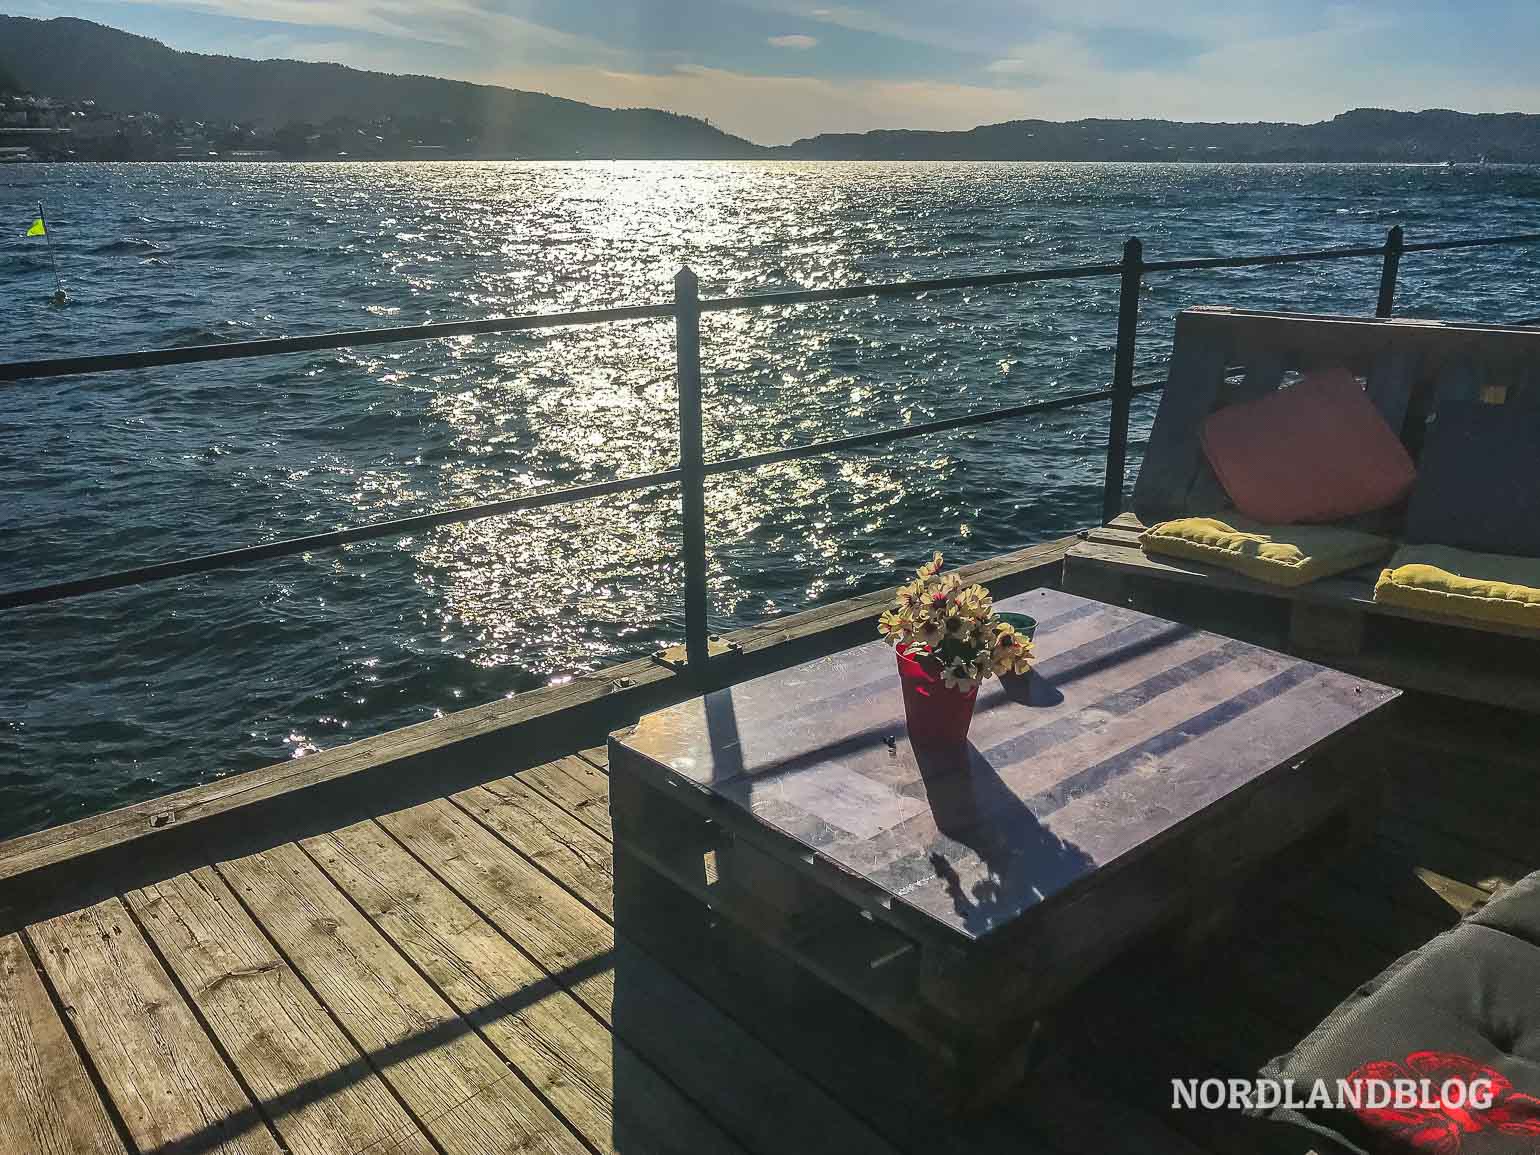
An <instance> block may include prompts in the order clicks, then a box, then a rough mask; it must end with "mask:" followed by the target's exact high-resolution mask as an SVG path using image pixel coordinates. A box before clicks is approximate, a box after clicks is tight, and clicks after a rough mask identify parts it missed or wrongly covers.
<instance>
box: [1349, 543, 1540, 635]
mask: <svg viewBox="0 0 1540 1155" xmlns="http://www.w3.org/2000/svg"><path fill="white" fill-rule="evenodd" d="M1374 600H1375V601H1377V602H1383V603H1384V604H1385V605H1390V606H1402V607H1404V608H1406V609H1409V610H1425V611H1427V612H1429V613H1434V614H1448V615H1449V616H1451V617H1459V618H1473V619H1475V620H1476V621H1480V622H1497V623H1500V624H1503V625H1510V626H1531V627H1533V628H1535V629H1540V558H1534V557H1508V556H1507V555H1505V554H1496V553H1473V552H1471V551H1470V550H1465V549H1455V548H1453V547H1452V546H1447V545H1404V546H1402V547H1401V548H1400V549H1398V550H1397V551H1396V555H1395V556H1394V557H1393V558H1391V559H1390V568H1389V569H1387V570H1385V572H1384V573H1382V574H1380V580H1379V581H1378V582H1377V583H1375V586H1374Z"/></svg>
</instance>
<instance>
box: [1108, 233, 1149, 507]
mask: <svg viewBox="0 0 1540 1155" xmlns="http://www.w3.org/2000/svg"><path fill="white" fill-rule="evenodd" d="M1143 276H1144V242H1142V241H1141V240H1140V239H1139V238H1138V237H1129V238H1128V240H1127V241H1126V242H1125V243H1124V245H1123V279H1122V281H1121V282H1120V283H1119V288H1118V349H1117V356H1116V357H1115V358H1114V360H1113V363H1112V421H1111V425H1110V427H1109V429H1108V432H1107V484H1106V488H1105V489H1104V490H1103V491H1102V524H1103V525H1106V524H1107V523H1108V522H1110V521H1111V520H1112V519H1113V518H1115V517H1117V515H1118V514H1120V513H1122V512H1123V467H1124V464H1125V459H1126V458H1127V456H1128V410H1129V405H1130V403H1131V402H1132V401H1133V397H1134V338H1135V336H1136V335H1137V334H1138V331H1139V286H1140V282H1141V281H1142V280H1143Z"/></svg>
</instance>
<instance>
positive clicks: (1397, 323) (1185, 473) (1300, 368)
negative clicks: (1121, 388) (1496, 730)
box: [1064, 307, 1540, 711]
mask: <svg viewBox="0 0 1540 1155" xmlns="http://www.w3.org/2000/svg"><path fill="white" fill-rule="evenodd" d="M1337 365H1346V366H1347V367H1348V368H1349V369H1350V370H1351V371H1352V372H1354V373H1355V374H1356V375H1358V376H1359V377H1360V378H1361V379H1362V380H1363V381H1364V383H1365V388H1366V390H1367V391H1368V394H1369V396H1370V398H1371V399H1372V400H1373V401H1374V403H1375V406H1376V407H1377V408H1378V409H1379V411H1380V413H1381V414H1382V415H1383V416H1384V417H1385V418H1386V420H1387V421H1388V422H1389V423H1390V425H1391V427H1392V428H1394V429H1396V430H1398V431H1399V432H1400V434H1401V438H1402V441H1403V443H1404V444H1405V445H1406V446H1407V448H1408V450H1409V451H1410V452H1411V454H1412V456H1413V457H1414V458H1416V457H1417V455H1418V454H1419V452H1420V450H1421V447H1422V442H1423V433H1424V430H1425V429H1426V426H1427V423H1428V421H1429V420H1430V419H1432V418H1434V417H1435V416H1436V414H1437V412H1438V407H1439V406H1440V405H1441V404H1442V403H1444V402H1446V401H1451V400H1477V399H1479V400H1484V401H1486V402H1487V403H1490V404H1506V405H1511V406H1516V407H1517V406H1523V407H1533V406H1540V332H1536V331H1534V330H1529V329H1516V328H1502V327H1496V326H1480V325H1451V324H1444V323H1440V322H1436V321H1417V320H1399V319H1397V320H1390V319H1378V318H1365V319H1358V318H1347V317H1323V316H1311V315H1303V314H1288V313H1259V312H1250V311H1245V310H1238V309H1226V308H1216V307H1199V308H1194V309H1188V310H1185V311H1184V312H1183V313H1181V314H1180V315H1179V316H1178V318H1177V323H1176V340H1175V344H1174V346H1173V350H1172V359H1171V370H1170V381H1169V383H1168V385H1167V387H1166V391H1165V394H1164V396H1163V397H1162V399H1161V405H1160V409H1159V411H1158V413H1157V415H1156V419H1155V424H1154V427H1153V428H1152V430H1151V433H1150V440H1149V446H1148V448H1147V449H1146V452H1145V456H1144V462H1143V465H1142V467H1141V469H1140V472H1139V477H1138V480H1137V482H1136V484H1135V487H1134V496H1133V507H1134V508H1133V512H1131V513H1125V514H1123V515H1122V516H1120V517H1118V518H1117V519H1115V520H1114V521H1113V522H1112V523H1111V524H1109V525H1107V526H1103V527H1100V528H1097V529H1094V530H1091V531H1089V532H1088V533H1087V534H1086V535H1085V536H1084V540H1083V541H1082V542H1081V543H1080V544H1079V545H1077V546H1076V547H1074V548H1073V549H1072V550H1071V551H1070V552H1069V554H1068V556H1067V557H1066V558H1065V563H1064V566H1065V568H1064V586H1065V588H1066V589H1068V590H1072V591H1074V592H1077V593H1081V594H1084V595H1087V596H1090V597H1096V598H1099V599H1100V600H1103V601H1110V602H1115V603H1119V604H1125V605H1140V606H1142V607H1144V608H1152V607H1153V608H1161V607H1162V606H1163V605H1164V607H1165V608H1170V604H1171V603H1172V602H1175V603H1177V604H1180V605H1181V606H1182V608H1183V610H1184V612H1186V613H1188V614H1192V615H1196V617H1197V618H1198V619H1200V620H1205V621H1207V622H1210V623H1216V624H1217V621H1219V620H1222V621H1223V622H1224V623H1225V626H1226V628H1228V629H1229V630H1230V631H1231V632H1235V633H1238V634H1240V635H1242V636H1246V637H1248V638H1250V639H1252V640H1260V641H1264V642H1266V643H1268V644H1277V645H1283V646H1286V647H1287V648H1289V649H1290V650H1292V651H1293V652H1296V653H1300V654H1306V655H1309V656H1312V657H1317V658H1320V659H1322V660H1326V661H1329V662H1331V663H1332V664H1334V665H1338V666H1340V667H1342V668H1344V669H1350V670H1352V671H1353V672H1355V673H1358V674H1361V675H1364V676H1366V677H1372V678H1375V679H1376V680H1379V681H1384V682H1389V683H1391V684H1393V685H1397V686H1401V687H1405V688H1411V689H1419V690H1427V691H1431V692H1434V693H1440V694H1448V695H1453V696H1455V697H1462V698H1468V699H1473V700H1477V701H1486V702H1496V703H1499V704H1503V705H1514V706H1519V707H1522V708H1524V709H1528V710H1534V711H1540V673H1537V671H1540V647H1537V646H1536V644H1535V643H1536V642H1537V641H1540V630H1534V629H1525V628H1523V627H1518V626H1510V625H1502V624H1497V623H1483V622H1476V621H1471V620H1469V619H1465V618H1456V617H1449V616H1445V615H1441V614H1434V613H1427V612H1422V611H1418V610H1411V609H1405V608H1402V607H1398V606H1388V605H1384V604H1382V603H1379V602H1376V601H1375V600H1374V583H1375V580H1376V579H1377V578H1378V577H1379V573H1380V570H1381V566H1379V565H1374V566H1367V567H1364V568H1362V569H1359V570H1355V571H1351V572H1349V573H1346V574H1342V575H1339V576H1336V577H1332V578H1327V579H1323V580H1320V581H1315V582H1311V583H1309V584H1307V585H1304V586H1300V587H1297V588H1293V589H1285V588H1282V587H1279V586H1273V585H1268V584H1265V583H1263V582H1258V581H1254V580H1252V579H1250V578H1246V577H1243V576H1242V575H1240V574H1237V573H1234V572H1232V571H1229V570H1225V569H1221V568H1218V567H1214V566H1207V565H1202V564H1200V563H1197V562H1188V561H1183V560H1179V559H1176V558H1169V557H1150V556H1147V555H1146V554H1145V553H1144V552H1143V550H1141V549H1140V546H1139V534H1140V533H1141V532H1143V530H1144V528H1145V527H1146V526H1147V525H1152V524H1154V523H1156V522H1158V521H1162V520H1165V519H1167V518H1172V517H1184V516H1195V515H1197V516H1202V515H1209V516H1213V515H1220V516H1222V515H1223V512H1224V510H1225V507H1226V506H1227V504H1228V503H1227V501H1226V498H1225V495H1224V491H1223V489H1222V488H1221V486H1220V484H1219V481H1218V479H1217V478H1216V477H1215V476H1214V473H1213V470H1212V469H1210V468H1209V465H1208V462H1207V461H1206V460H1205V458H1204V455H1203V450H1202V446H1201V444H1200V441H1199V429H1200V427H1201V425H1202V422H1203V419H1204V418H1205V417H1206V416H1207V415H1208V414H1209V413H1211V412H1213V411H1214V410H1215V409H1219V408H1223V407H1224V406H1226V405H1232V404H1236V403H1239V402H1244V401H1250V400H1255V399H1257V398H1259V397H1262V396H1264V395H1266V394H1267V393H1269V392H1271V391H1272V390H1274V389H1277V388H1279V387H1281V386H1285V385H1287V384H1289V383H1290V382H1291V381H1292V380H1295V379H1297V377H1298V375H1299V374H1300V373H1303V372H1308V371H1310V370H1312V369H1317V368H1326V367H1330V366H1337ZM1537 450H1540V447H1537ZM1375 521H1376V523H1375V524H1368V525H1365V526H1364V528H1370V529H1373V530H1375V531H1377V532H1385V533H1388V534H1390V535H1392V536H1393V535H1394V533H1395V532H1396V529H1397V528H1398V527H1397V525H1396V524H1395V519H1394V515H1392V516H1391V518H1389V519H1385V518H1381V519H1375ZM1177 587H1182V593H1178V592H1176V591H1177ZM1184 595H1185V596H1184Z"/></svg>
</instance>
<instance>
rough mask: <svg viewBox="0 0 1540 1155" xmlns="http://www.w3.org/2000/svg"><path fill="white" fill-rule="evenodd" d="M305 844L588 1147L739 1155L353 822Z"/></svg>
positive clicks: (438, 889) (471, 914) (400, 854)
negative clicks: (583, 1139)
mask: <svg viewBox="0 0 1540 1155" xmlns="http://www.w3.org/2000/svg"><path fill="white" fill-rule="evenodd" d="M303 845H304V849H305V850H306V851H307V852H308V853H309V854H310V855H311V857H312V858H314V859H315V861H316V862H317V863H318V864H319V865H320V866H321V868H322V869H323V870H325V871H326V872H327V874H329V875H330V876H331V878H332V880H333V881H334V882H336V883H337V885H338V886H339V887H341V888H342V889H343V890H344V891H346V892H347V894H348V896H349V897H350V898H351V899H352V900H353V901H354V902H356V903H357V904H358V905H359V907H360V908H361V909H362V910H363V911H364V912H365V913H366V914H368V915H369V917H370V918H371V919H372V920H373V921H374V923H375V925H376V926H378V927H379V928H380V930H381V931H382V932H384V934H385V935H386V936H387V937H388V938H389V939H390V940H391V942H392V943H393V944H394V945H395V946H396V948H397V949H399V950H400V951H401V952H402V953H403V954H405V955H406V957H407V958H409V959H410V960H411V961H412V962H413V964H414V965H416V966H417V967H418V968H419V969H420V970H421V971H422V972H423V973H424V974H425V975H427V976H428V978H429V979H430V980H432V982H433V983H434V985H435V986H436V987H437V988H438V989H439V991H441V992H442V993H443V995H444V997H445V998H447V999H448V1000H449V1001H450V1002H451V1003H453V1004H454V1006H455V1009H456V1010H458V1011H459V1012H460V1013H461V1014H462V1015H464V1016H465V1017H466V1019H467V1020H468V1021H469V1022H471V1023H472V1024H474V1026H475V1027H476V1029H477V1030H478V1031H480V1032H481V1033H482V1034H483V1035H485V1037H486V1038H487V1040H488V1041H489V1042H490V1043H491V1044H492V1046H494V1047H496V1048H497V1050H498V1051H499V1052H500V1053H501V1054H502V1056H503V1057H504V1058H505V1059H507V1060H508V1061H509V1062H510V1063H513V1064H514V1065H515V1066H516V1067H517V1068H518V1069H519V1070H520V1071H522V1072H523V1074H524V1075H525V1077H526V1078H528V1079H530V1080H531V1081H532V1082H533V1084H534V1086H535V1088H536V1090H538V1091H539V1092H540V1093H541V1094H542V1095H544V1096H545V1097H546V1098H547V1099H549V1100H550V1101H551V1103H552V1105H553V1106H555V1107H556V1109H557V1110H558V1111H560V1112H561V1114H562V1115H563V1117H564V1118H566V1120H567V1122H568V1124H569V1125H571V1126H572V1127H573V1128H574V1130H576V1131H577V1132H578V1133H579V1134H580V1135H582V1136H583V1137H584V1138H585V1139H587V1140H588V1141H589V1142H590V1143H591V1144H593V1146H594V1147H595V1148H597V1149H598V1150H600V1151H606V1152H608V1151H614V1152H630V1151H636V1150H641V1151H656V1152H660V1153H677V1155H692V1153H695V1152H701V1153H707V1152H732V1151H737V1150H740V1149H739V1148H738V1147H737V1145H736V1144H734V1143H733V1142H732V1141H731V1140H730V1139H728V1138H727V1137H726V1136H725V1135H724V1134H722V1132H721V1131H720V1130H719V1129H718V1128H717V1127H716V1126H715V1124H713V1123H712V1122H711V1121H710V1120H709V1119H707V1118H706V1116H705V1115H703V1114H702V1113H701V1112H700V1111H699V1109H697V1108H696V1107H695V1106H694V1105H693V1104H691V1103H690V1102H688V1100H686V1099H685V1098H684V1096H683V1095H681V1094H680V1093H679V1091H678V1090H676V1089H675V1088H674V1087H673V1086H672V1085H671V1084H670V1083H668V1082H667V1081H666V1080H664V1079H663V1078H662V1077H660V1076H659V1075H658V1074H657V1072H655V1071H654V1070H653V1069H652V1068H651V1067H650V1066H648V1065H647V1064H645V1063H644V1062H642V1061H641V1060H640V1059H639V1058H637V1056H636V1054H635V1053H634V1052H633V1051H632V1050H631V1049H630V1048H629V1047H627V1046H625V1045H624V1044H623V1043H618V1042H616V1041H615V1040H614V1039H613V1038H612V1036H611V1035H610V1032H609V1030H608V1029H607V1028H606V1027H605V1026H604V1025H603V1024H602V1023H601V1022H600V1021H599V1020H598V1019H597V1018H595V1017H594V1016H593V1015H592V1014H590V1013H589V1012H588V1011H586V1010H585V1009H584V1008H583V1007H582V1006H580V1005H579V1004H578V1002H577V1001H576V1000H575V999H574V998H573V997H572V996H571V995H570V994H568V993H567V992H566V991H564V990H562V989H561V988H560V987H559V986H557V985H556V983H554V982H553V981H552V980H551V979H550V978H549V977H548V976H547V975H546V974H545V972H544V971H542V970H541V969H540V968H539V967H537V966H536V965H535V964H534V963H532V962H531V961H530V960H529V959H528V958H527V957H526V956H525V955H524V954H523V953H522V952H521V951H519V950H517V949H516V948H515V947H514V946H513V945H512V944H511V943H510V942H509V941H508V940H507V939H506V938H504V937H503V936H502V935H501V934H499V933H498V932H497V930H495V929H494V928H493V927H492V925H491V924H490V923H488V922H487V921H486V920H484V919H482V918H481V917H480V916H479V915H477V914H476V912H475V911H473V910H472V909H471V908H470V907H469V906H467V905H466V904H465V903H464V902H463V901H462V900H461V899H460V898H459V897H458V896H457V895H456V894H455V893H454V892H453V891H451V890H450V889H449V888H448V887H447V886H445V885H444V884H443V883H442V882H440V881H439V880H438V879H437V878H436V877H434V876H433V875H432V874H430V873H429V872H428V870H427V868H426V867H424V866H423V865H422V864H421V863H420V862H418V861H417V860H416V859H415V858H413V857H412V856H411V855H410V854H408V853H407V852H406V851H405V850H404V849H403V848H402V847H401V846H400V844H399V843H397V842H396V841H395V840H394V839H393V838H391V837H389V836H388V835H387V834H386V833H385V832H384V831H383V830H382V829H380V828H379V827H378V826H377V825H375V824H374V823H372V822H363V823H359V824H358V825H356V826H351V827H348V828H347V829H345V830H339V831H336V832H334V833H332V834H328V835H325V836H322V837H319V838H313V839H309V840H307V841H306V842H305V843H304V844H303Z"/></svg>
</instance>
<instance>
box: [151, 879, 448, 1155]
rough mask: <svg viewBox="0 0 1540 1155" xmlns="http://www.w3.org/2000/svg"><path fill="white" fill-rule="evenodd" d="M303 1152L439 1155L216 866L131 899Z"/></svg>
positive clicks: (283, 1132) (281, 1128) (290, 1141)
mask: <svg viewBox="0 0 1540 1155" xmlns="http://www.w3.org/2000/svg"><path fill="white" fill-rule="evenodd" d="M124 898H125V900H126V902H127V904H128V907H129V909H130V910H132V911H133V912H134V914H135V915H136V916H137V917H138V920H139V923H140V925H141V926H143V927H144V930H145V933H146V934H147V935H148V936H149V938H150V940H151V941H152V942H153V943H154V944H155V946H156V948H157V949H158V950H159V951H160V954H161V957H162V958H164V959H165V960H166V963H167V965H168V966H169V967H170V969H171V973H172V974H173V975H175V976H176V978H177V979H178V981H179V982H180V983H181V986H182V989H183V990H186V991H187V992H188V994H189V996H190V997H191V998H192V1000H193V1003H194V1005H196V1007H197V1008H198V1010H199V1011H200V1012H201V1014H202V1016H203V1021H204V1022H206V1023H207V1024H208V1025H209V1029H210V1030H211V1031H212V1032H213V1034H214V1037H215V1038H217V1039H218V1040H219V1042H220V1044H221V1046H222V1047H223V1048H224V1052H225V1054H227V1055H229V1056H230V1058H231V1061H232V1062H233V1063H234V1064H235V1067H236V1070H237V1071H238V1072H239V1073H240V1076H241V1078H242V1079H244V1080H245V1083H246V1085H247V1086H248V1087H250V1088H251V1089H252V1091H253V1092H254V1093H255V1094H256V1096H257V1097H258V1099H259V1100H260V1101H261V1103H262V1104H263V1106H264V1108H265V1109H266V1111H267V1113H268V1115H269V1117H270V1118H271V1119H272V1121H273V1125H274V1127H275V1128H276V1129H277V1131H278V1133H279V1135H280V1136H281V1137H282V1139H283V1141H284V1144H285V1145H286V1146H287V1147H288V1148H289V1150H290V1151H292V1152H294V1153H295V1155H357V1153H359V1152H362V1151H364V1150H366V1149H367V1150H368V1151H369V1153H370V1155H376V1153H377V1152H382V1151H384V1152H400V1153H403V1155H404V1153H407V1152H410V1153H411V1155H436V1153H435V1152H434V1148H433V1146H432V1144H430V1143H429V1142H428V1140H427V1138H426V1136H424V1135H423V1133H422V1132H421V1130H419V1129H418V1127H417V1125H416V1123H414V1122H413V1121H412V1119H411V1118H410V1117H409V1116H408V1115H407V1113H406V1112H405V1111H404V1110H403V1109H402V1108H401V1105H400V1104H399V1103H398V1102H397V1101H396V1098H395V1096H393V1095H392V1094H391V1093H390V1092H389V1091H388V1090H387V1089H386V1087H385V1084H384V1083H383V1082H382V1081H381V1080H380V1077H379V1075H377V1074H376V1073H375V1072H374V1070H373V1069H372V1068H371V1067H370V1066H369V1063H368V1061H367V1060H366V1059H365V1058H364V1057H363V1055H362V1054H360V1053H359V1051H358V1049H357V1048H356V1047H354V1046H353V1044H352V1043H351V1042H350V1041H349V1040H348V1038H347V1036H346V1035H344V1034H343V1033H342V1031H341V1030H340V1029H338V1027H337V1025H336V1024H335V1023H334V1022H333V1021H332V1019H331V1016H330V1015H328V1014H327V1013H326V1011H325V1009H324V1008H322V1006H321V1004H320V1003H318V1002H317V1001H316V1000H315V998H314V997H313V996H312V995H311V994H310V992H309V991H308V990H307V989H306V988H305V985H304V983H302V982H301V981H300V979H299V976H298V975H296V974H295V973H294V971H293V970H291V969H290V968H289V965H288V964H287V963H286V962H285V961H284V960H283V959H282V958H281V957H280V956H279V955H278V953H277V952H276V951H275V950H274V949H273V947H272V945H271V944H270V943H269V942H268V940H267V938H266V937H265V936H264V935H263V934H262V932H261V930H259V929H258V927H257V925H256V924H255V923H254V922H252V920H251V917H250V916H249V915H248V914H247V913H246V912H245V910H243V909H242V907H241V904H240V902H239V901H238V900H237V899H236V897H235V895H234V894H232V893H231V891H230V888H229V887H228V886H226V885H225V882H224V880H223V879H222V878H220V877H219V875H218V874H217V873H215V871H214V869H213V868H212V867H200V868H199V869H198V870H196V871H193V872H192V873H191V874H182V875H178V876H177V877H175V878H172V879H168V880H166V881H164V882H160V883H157V884H155V885H153V886H147V887H144V888H143V889H142V890H134V891H130V892H129V893H128V894H127V895H125V896H124Z"/></svg>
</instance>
